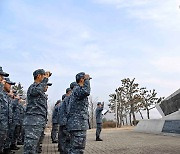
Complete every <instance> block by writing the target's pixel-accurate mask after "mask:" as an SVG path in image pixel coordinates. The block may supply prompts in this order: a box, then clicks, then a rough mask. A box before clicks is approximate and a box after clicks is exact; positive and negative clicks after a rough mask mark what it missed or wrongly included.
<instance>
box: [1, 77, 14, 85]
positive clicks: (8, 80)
mask: <svg viewBox="0 0 180 154" xmlns="http://www.w3.org/2000/svg"><path fill="white" fill-rule="evenodd" d="M4 79H5V80H6V83H8V84H10V85H15V84H16V83H15V82H12V81H10V79H9V78H4Z"/></svg>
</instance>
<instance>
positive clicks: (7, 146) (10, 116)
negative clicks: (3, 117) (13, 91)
mask: <svg viewBox="0 0 180 154" xmlns="http://www.w3.org/2000/svg"><path fill="white" fill-rule="evenodd" d="M4 93H5V97H6V99H7V103H8V104H7V105H8V112H7V114H8V115H7V117H8V131H7V138H6V143H5V147H4V149H5V150H7V151H8V149H10V146H11V143H12V139H13V132H12V131H13V112H12V99H11V98H10V97H9V95H8V93H7V92H4Z"/></svg>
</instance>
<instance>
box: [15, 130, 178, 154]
mask: <svg viewBox="0 0 180 154" xmlns="http://www.w3.org/2000/svg"><path fill="white" fill-rule="evenodd" d="M101 138H102V139H103V141H102V142H97V141H95V129H92V130H89V131H88V135H87V144H86V150H85V154H180V137H179V136H176V137H173V136H161V135H153V134H143V133H136V132H133V130H132V128H130V127H128V128H121V129H103V131H102V135H101ZM20 153H22V151H19V152H18V154H20ZM42 153H43V154H57V153H59V152H58V151H57V144H52V143H51V138H50V133H49V131H47V132H46V137H45V139H44V142H43V152H42Z"/></svg>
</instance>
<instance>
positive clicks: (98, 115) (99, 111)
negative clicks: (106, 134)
mask: <svg viewBox="0 0 180 154" xmlns="http://www.w3.org/2000/svg"><path fill="white" fill-rule="evenodd" d="M103 108H104V103H103V104H101V102H98V103H97V108H96V141H102V139H101V138H100V133H101V130H102V111H103Z"/></svg>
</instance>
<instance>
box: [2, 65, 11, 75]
mask: <svg viewBox="0 0 180 154" xmlns="http://www.w3.org/2000/svg"><path fill="white" fill-rule="evenodd" d="M0 75H2V76H4V77H8V76H9V74H8V73H6V72H4V71H3V69H2V67H1V66H0Z"/></svg>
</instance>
